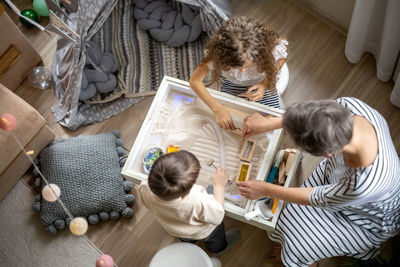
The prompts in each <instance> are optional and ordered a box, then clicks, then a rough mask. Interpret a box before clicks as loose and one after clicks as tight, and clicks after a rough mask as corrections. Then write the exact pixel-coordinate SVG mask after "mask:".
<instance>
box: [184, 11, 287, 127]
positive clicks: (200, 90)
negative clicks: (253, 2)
mask: <svg viewBox="0 0 400 267" xmlns="http://www.w3.org/2000/svg"><path fill="white" fill-rule="evenodd" d="M287 45H288V42H287V41H286V40H283V39H281V38H280V37H279V35H278V34H277V33H276V32H275V31H273V30H271V29H269V28H267V27H266V26H264V25H263V24H261V23H260V22H259V21H257V20H254V19H251V18H247V17H232V18H230V19H229V20H228V21H226V22H224V23H223V24H222V26H221V28H220V29H219V30H218V31H217V32H216V33H215V34H214V35H213V36H212V37H211V39H210V41H209V42H208V43H207V46H206V49H205V58H204V59H203V60H202V62H201V63H200V64H199V65H198V66H197V68H196V69H195V71H194V72H193V74H192V76H191V77H190V81H189V82H190V86H191V87H192V89H193V90H194V91H195V92H196V93H197V94H198V95H199V97H200V98H201V99H202V100H203V101H204V102H205V103H206V104H207V105H208V107H209V108H210V109H211V110H212V111H213V112H214V113H215V116H216V122H217V124H218V125H219V126H220V127H221V128H223V129H230V130H235V129H236V127H235V125H234V124H233V121H232V117H231V115H230V113H229V112H228V110H227V109H226V108H225V107H224V106H222V105H221V104H220V103H218V102H217V101H216V100H215V99H214V98H213V97H212V96H211V95H210V94H209V93H208V91H207V90H206V88H205V86H204V83H203V80H204V78H205V77H206V76H207V74H208V73H209V72H210V71H211V72H212V74H213V80H214V81H215V82H217V84H218V85H219V86H220V88H221V91H222V92H226V93H229V94H232V95H235V96H239V97H244V98H247V99H249V100H251V101H257V102H258V103H261V104H264V105H269V106H272V107H275V108H279V96H278V94H277V91H276V79H277V74H278V72H279V71H280V69H281V67H282V66H283V64H284V63H285V59H286V57H287V53H286V46H287Z"/></svg>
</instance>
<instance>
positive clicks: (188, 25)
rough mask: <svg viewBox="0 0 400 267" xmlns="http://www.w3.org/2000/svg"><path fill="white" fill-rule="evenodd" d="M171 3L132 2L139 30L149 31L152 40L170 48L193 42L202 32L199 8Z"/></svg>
mask: <svg viewBox="0 0 400 267" xmlns="http://www.w3.org/2000/svg"><path fill="white" fill-rule="evenodd" d="M171 2H173V1H170V0H133V3H134V4H135V8H134V11H133V15H134V17H135V19H136V20H137V24H138V26H139V28H140V29H142V30H144V31H149V33H150V35H151V36H152V37H153V38H154V39H156V40H157V41H159V42H165V43H166V44H167V45H169V46H172V47H178V46H181V45H183V44H185V43H187V42H188V43H190V42H193V41H194V40H196V39H197V38H198V37H199V36H200V34H201V32H202V25H201V18H200V12H199V7H196V6H191V5H186V4H180V3H171ZM174 5H175V6H176V7H174ZM179 6H180V7H181V8H179ZM179 9H181V11H179Z"/></svg>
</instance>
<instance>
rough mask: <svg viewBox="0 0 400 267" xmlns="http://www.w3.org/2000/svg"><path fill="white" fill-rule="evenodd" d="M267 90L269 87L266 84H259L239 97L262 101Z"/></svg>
mask: <svg viewBox="0 0 400 267" xmlns="http://www.w3.org/2000/svg"><path fill="white" fill-rule="evenodd" d="M266 89H267V85H266V84H265V83H264V82H260V83H257V84H255V85H253V86H251V87H249V89H247V91H246V92H245V93H242V94H239V95H237V96H239V97H245V98H247V99H249V100H251V101H257V100H261V99H263V97H264V93H265V90H266Z"/></svg>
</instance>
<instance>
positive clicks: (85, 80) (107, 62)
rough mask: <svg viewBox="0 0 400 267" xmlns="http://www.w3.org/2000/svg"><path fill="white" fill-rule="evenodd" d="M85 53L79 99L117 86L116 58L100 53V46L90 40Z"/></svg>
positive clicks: (108, 91)
mask: <svg viewBox="0 0 400 267" xmlns="http://www.w3.org/2000/svg"><path fill="white" fill-rule="evenodd" d="M86 54H87V55H86V63H85V67H84V69H83V72H82V83H81V91H80V94H79V101H87V100H89V99H91V98H93V97H94V96H96V94H97V93H101V94H106V93H110V92H112V91H114V90H115V88H117V78H116V76H115V75H114V73H115V72H116V71H117V70H118V68H119V63H118V60H117V58H116V57H115V56H114V55H113V54H111V53H102V52H101V49H100V46H99V45H98V44H96V43H95V42H92V41H90V42H88V44H87V48H86Z"/></svg>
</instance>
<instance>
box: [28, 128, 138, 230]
mask: <svg viewBox="0 0 400 267" xmlns="http://www.w3.org/2000/svg"><path fill="white" fill-rule="evenodd" d="M119 137H120V133H119V132H118V131H114V132H113V133H102V134H98V135H82V136H78V137H74V138H69V139H64V140H61V141H60V142H58V143H55V142H54V143H52V144H50V145H49V146H48V147H46V148H45V149H43V150H42V152H41V153H40V155H39V161H38V163H39V166H40V170H41V172H42V174H43V175H44V177H45V178H46V179H47V180H48V182H49V183H54V184H56V185H58V186H59V187H60V189H61V196H60V198H61V200H62V201H63V203H64V204H65V206H66V207H67V208H68V210H69V211H70V212H71V214H72V215H73V216H74V217H86V218H87V220H88V222H89V223H92V224H95V223H97V222H99V221H100V220H104V221H105V220H108V219H111V220H118V219H119V218H120V215H122V216H125V217H132V216H133V210H132V209H131V208H129V207H128V205H131V204H133V201H134V196H133V195H131V194H127V192H129V191H130V190H131V189H132V183H131V182H128V181H124V179H123V177H122V175H121V165H123V164H122V162H124V161H123V159H124V158H120V157H122V156H123V155H124V153H125V151H124V149H123V148H122V145H123V143H122V140H121V139H119ZM121 159H122V160H121ZM36 174H37V173H36ZM36 184H37V185H38V186H41V187H43V186H45V183H44V182H42V181H41V178H38V179H36ZM34 210H36V211H38V212H39V213H40V218H41V219H42V221H43V224H44V225H45V226H46V229H47V231H48V232H49V233H52V234H54V233H56V232H57V230H62V229H64V228H65V227H66V226H67V225H68V224H69V223H70V218H69V217H68V216H67V214H66V213H65V211H64V210H63V209H62V207H61V205H60V203H58V201H56V202H47V201H46V200H44V199H42V198H41V195H37V196H36V200H35V203H34Z"/></svg>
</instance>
